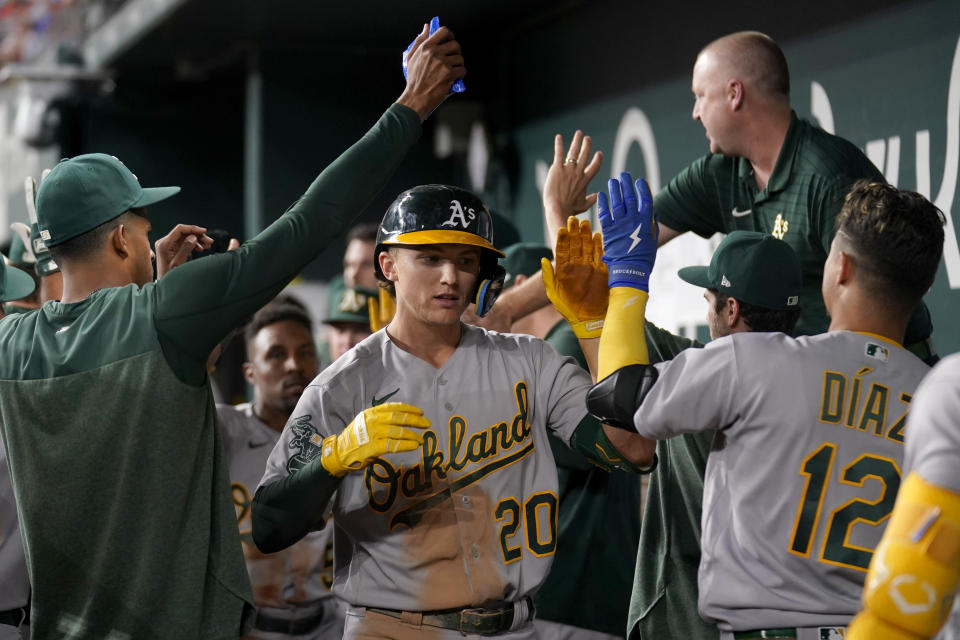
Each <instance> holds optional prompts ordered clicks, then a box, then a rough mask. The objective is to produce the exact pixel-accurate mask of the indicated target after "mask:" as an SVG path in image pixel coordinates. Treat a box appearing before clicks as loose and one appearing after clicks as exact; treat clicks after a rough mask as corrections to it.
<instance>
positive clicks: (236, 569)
mask: <svg viewBox="0 0 960 640" xmlns="http://www.w3.org/2000/svg"><path fill="white" fill-rule="evenodd" d="M420 131H421V127H420V120H419V118H418V117H417V115H416V114H415V113H414V112H413V111H411V110H410V109H407V108H406V107H402V106H399V105H393V106H392V107H390V109H388V110H387V112H386V113H385V114H384V115H383V117H382V118H381V119H380V121H379V122H378V123H377V124H376V125H375V126H374V127H373V128H372V129H371V130H370V131H369V132H368V133H367V134H366V135H365V136H364V137H363V138H362V139H361V140H360V141H359V142H357V143H356V144H355V145H354V146H353V147H351V148H350V149H349V150H348V151H347V152H346V153H344V154H343V155H342V156H341V157H340V158H339V159H338V160H336V161H335V162H333V163H332V164H331V165H330V166H329V167H327V169H326V170H325V171H324V172H323V173H321V174H320V176H319V177H318V178H317V179H316V180H315V181H314V182H313V184H312V185H310V187H309V188H308V189H307V191H306V193H304V194H303V196H302V197H301V198H300V199H299V200H298V201H297V202H296V203H295V204H294V205H293V206H292V207H291V208H290V210H289V211H287V212H286V213H285V214H284V215H283V216H281V217H280V218H279V219H278V220H277V221H276V222H274V223H273V224H272V225H270V227H269V228H267V229H266V230H265V231H263V233H261V234H260V235H258V236H257V237H255V238H253V239H252V240H250V241H248V242H246V243H245V244H244V245H243V246H242V247H241V248H240V249H238V250H236V251H232V252H229V253H225V254H220V255H216V256H211V257H209V258H204V259H203V260H197V261H194V262H188V263H186V264H184V265H182V266H180V267H177V268H176V269H173V270H172V271H170V273H168V274H167V275H165V276H164V277H163V278H162V279H161V280H159V281H158V282H156V283H151V284H148V285H146V286H144V287H143V288H142V289H140V288H137V287H136V285H128V286H125V287H117V288H111V289H102V290H99V291H96V292H94V293H92V294H91V295H90V296H89V297H88V298H87V299H85V300H83V301H81V302H76V303H71V304H61V303H58V302H48V303H46V304H45V305H44V306H43V308H42V309H40V310H39V311H34V312H31V313H26V314H18V315H15V316H11V317H9V318H5V319H4V320H3V321H0V352H2V353H3V358H2V359H0V431H2V435H3V438H4V443H5V445H6V448H7V453H8V457H9V461H10V472H11V476H12V479H13V485H14V490H15V492H16V496H17V501H18V505H19V509H20V515H21V527H22V531H23V537H24V546H25V551H26V556H27V566H28V570H29V574H30V582H31V585H32V589H33V596H32V611H31V621H30V622H31V627H32V632H33V637H36V638H48V637H57V638H59V637H70V638H74V639H77V640H85V639H90V640H93V639H103V638H109V639H110V640H127V639H129V640H142V639H151V638H176V639H183V638H203V639H204V640H208V639H211V638H236V637H238V635H240V633H241V632H242V631H243V630H245V629H246V628H247V626H248V623H249V620H250V617H251V614H252V611H253V609H252V602H253V600H252V597H251V592H250V584H249V581H248V579H247V574H246V568H245V566H244V562H243V556H242V553H241V549H240V538H239V534H238V531H237V523H236V515H235V512H234V507H233V502H232V499H231V496H230V489H229V487H230V485H229V481H228V477H227V468H226V465H225V463H224V460H223V457H222V453H221V436H220V433H219V430H218V429H217V427H216V422H215V416H216V413H215V410H214V404H213V399H212V395H211V392H210V386H209V384H208V382H207V377H206V371H205V362H206V358H207V354H208V353H209V352H210V350H211V349H212V348H213V347H214V345H216V344H217V342H219V341H220V340H221V339H222V338H223V337H224V336H225V335H226V334H227V332H228V331H230V330H231V329H232V328H233V327H235V326H237V325H239V324H240V323H242V322H243V321H244V320H245V318H247V317H248V316H249V315H250V314H252V313H253V312H254V311H255V310H256V309H257V308H259V307H260V306H262V305H263V304H264V303H266V302H267V301H269V300H270V299H271V298H272V297H273V296H275V295H276V294H277V293H278V292H279V291H280V290H281V289H282V288H283V287H284V286H285V285H286V284H287V283H288V282H289V281H290V280H291V279H292V278H293V277H294V276H295V275H296V274H297V273H298V272H299V271H300V270H301V269H302V268H303V267H304V266H305V265H306V264H307V263H308V262H309V261H310V260H311V259H313V258H314V257H315V256H316V255H317V253H318V252H319V251H320V250H321V249H323V248H324V247H325V246H326V245H327V244H328V243H329V242H330V241H331V240H333V239H334V238H335V237H336V236H337V235H339V234H340V233H342V232H343V231H344V229H345V228H346V227H347V226H348V225H349V223H350V222H351V220H352V219H353V218H354V217H355V216H356V215H357V214H359V213H360V212H361V211H362V210H363V208H364V207H365V206H366V205H367V204H368V203H369V201H370V200H371V199H372V198H373V197H374V196H375V195H376V193H377V192H378V191H379V190H380V189H381V188H382V186H383V185H384V184H385V182H386V180H387V179H388V178H389V177H390V175H391V174H392V173H393V171H394V170H395V168H396V167H397V165H398V164H399V163H400V161H401V160H402V158H403V156H404V155H405V153H406V151H407V149H409V147H410V146H411V145H412V144H413V143H414V141H416V139H417V138H418V137H419V135H420Z"/></svg>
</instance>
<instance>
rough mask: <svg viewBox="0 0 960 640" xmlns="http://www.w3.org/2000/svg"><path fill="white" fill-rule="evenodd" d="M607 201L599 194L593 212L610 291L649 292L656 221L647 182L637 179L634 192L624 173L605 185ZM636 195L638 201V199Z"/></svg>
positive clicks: (603, 194)
mask: <svg viewBox="0 0 960 640" xmlns="http://www.w3.org/2000/svg"><path fill="white" fill-rule="evenodd" d="M607 190H608V191H609V192H610V199H609V201H608V200H607V195H606V194H605V193H603V192H600V194H599V196H598V197H597V212H598V214H599V218H600V228H601V230H602V231H603V252H604V256H603V261H604V262H606V263H607V271H608V273H609V276H608V278H607V282H608V284H609V285H610V287H611V288H613V287H632V288H634V289H642V290H644V291H647V292H649V291H650V272H651V271H653V263H654V261H655V260H656V257H657V235H658V234H657V225H656V221H657V217H656V214H655V213H654V211H653V196H651V195H650V187H649V186H647V181H646V180H644V179H643V178H639V179H638V180H637V182H636V191H634V185H633V178H631V177H630V174H629V173H627V172H624V173H621V174H620V179H619V180H614V179H613V178H611V179H610V180H609V181H608V182H607ZM638 194H639V198H638Z"/></svg>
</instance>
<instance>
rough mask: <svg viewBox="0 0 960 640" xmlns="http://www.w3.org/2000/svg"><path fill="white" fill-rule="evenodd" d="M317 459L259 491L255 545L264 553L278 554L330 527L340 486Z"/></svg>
mask: <svg viewBox="0 0 960 640" xmlns="http://www.w3.org/2000/svg"><path fill="white" fill-rule="evenodd" d="M340 480H341V479H340V478H337V477H335V476H332V475H330V473H329V472H327V470H326V469H324V468H323V466H322V465H321V464H320V459H319V458H318V459H316V460H314V461H313V462H311V463H310V464H308V465H307V466H305V467H304V468H303V469H301V470H300V471H297V472H296V473H292V474H290V475H289V476H287V477H286V478H283V479H282V480H277V481H276V482H274V483H271V484H268V485H266V486H263V487H260V488H259V489H257V493H256V495H255V496H254V498H253V511H252V514H251V520H252V525H253V542H254V543H255V544H256V545H257V548H258V549H260V551H262V552H263V553H276V552H277V551H282V550H283V549H286V548H287V547H289V546H290V545H292V544H294V543H295V542H297V541H298V540H300V539H301V538H303V536H305V535H307V534H308V533H310V532H311V531H319V530H321V529H323V527H324V524H326V518H325V517H324V516H325V514H326V511H327V506H328V505H329V504H330V499H331V498H332V497H333V494H334V493H335V492H336V490H337V487H339V486H340Z"/></svg>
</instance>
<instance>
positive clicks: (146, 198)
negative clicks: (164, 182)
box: [130, 187, 180, 209]
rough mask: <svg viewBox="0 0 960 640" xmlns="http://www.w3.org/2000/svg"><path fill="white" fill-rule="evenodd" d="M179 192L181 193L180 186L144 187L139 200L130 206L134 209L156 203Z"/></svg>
mask: <svg viewBox="0 0 960 640" xmlns="http://www.w3.org/2000/svg"><path fill="white" fill-rule="evenodd" d="M178 193H180V187H146V188H145V189H143V193H141V194H140V197H139V198H137V201H136V202H134V203H133V204H132V205H130V208H131V209H134V208H138V207H146V206H149V205H151V204H156V203H157V202H160V201H161V200H166V199H167V198H169V197H170V196H175V195H177V194H178Z"/></svg>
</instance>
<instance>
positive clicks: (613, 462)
mask: <svg viewBox="0 0 960 640" xmlns="http://www.w3.org/2000/svg"><path fill="white" fill-rule="evenodd" d="M617 432H619V433H617ZM611 436H612V437H611ZM656 446H657V443H656V441H654V440H647V439H646V438H643V437H642V436H640V435H638V434H636V433H628V432H626V431H624V430H623V429H617V428H615V427H611V426H609V425H606V424H600V423H599V422H597V420H596V419H595V418H594V417H593V416H590V415H588V416H586V417H584V419H583V420H581V421H580V424H578V425H577V428H576V429H575V430H574V432H573V435H572V436H571V438H570V448H571V449H573V450H574V451H578V452H579V453H581V454H582V455H583V456H584V457H585V458H587V459H588V460H590V461H592V462H593V463H594V464H596V465H597V466H599V467H603V468H605V469H607V470H611V469H618V470H620V471H630V472H634V473H649V472H651V471H653V469H654V468H655V467H656V462H657V458H656V455H655V453H656Z"/></svg>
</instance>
